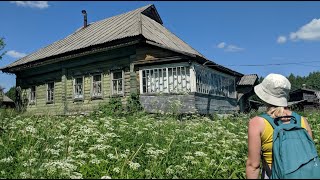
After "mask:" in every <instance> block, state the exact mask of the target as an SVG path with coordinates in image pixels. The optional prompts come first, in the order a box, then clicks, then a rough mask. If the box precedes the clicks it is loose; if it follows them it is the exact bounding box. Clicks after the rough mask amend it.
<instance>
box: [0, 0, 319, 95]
mask: <svg viewBox="0 0 320 180" xmlns="http://www.w3.org/2000/svg"><path fill="white" fill-rule="evenodd" d="M147 4H154V5H155V6H156V8H157V10H158V12H159V14H160V16H161V18H162V20H163V22H164V26H165V27H166V28H167V29H169V30H170V31H171V32H172V33H174V34H175V35H177V36H178V37H179V38H181V39H182V40H183V41H185V42H186V43H188V44H189V45H190V46H192V47H193V48H195V49H196V50H197V51H199V52H200V53H201V54H203V55H204V56H205V57H207V58H208V59H210V60H212V61H214V62H216V63H218V64H220V65H223V66H226V67H228V68H231V69H233V70H235V71H238V72H240V73H243V74H258V75H259V76H266V75H267V74H269V73H280V74H283V75H285V76H288V75H289V74H290V73H294V74H295V75H300V76H306V75H308V74H309V73H310V72H314V71H319V70H320V11H319V9H320V2H312V1H309V2H304V1H292V2H288V1H283V2H277V1H269V2H268V1H260V2H259V1H257V2H252V1H243V2H239V1H233V2H225V1H200V2H197V1H185V2H184V1H176V2H175V1H120V2H116V1H105V2H103V1H93V2H92V1H91V2H89V1H65V2H63V1H41V2H40V1H38V2H37V1H33V2H30V1H23V2H21V1H20V2H18V1H1V2H0V17H2V18H1V24H0V37H4V38H5V43H6V47H5V50H6V51H7V54H6V55H5V56H4V57H3V59H2V60H1V61H0V66H1V67H3V66H5V65H8V64H10V63H12V62H14V61H15V60H17V59H19V58H20V57H23V56H25V55H27V54H29V53H32V52H34V51H36V50H38V49H40V48H42V47H45V46H47V45H49V44H51V43H53V42H55V41H57V40H60V39H63V38H64V37H66V36H68V35H69V34H71V33H73V32H74V31H75V30H76V29H78V28H79V27H80V26H82V25H83V16H82V14H81V10H82V9H85V10H86V11H87V13H88V22H89V23H90V22H94V21H98V20H101V19H104V18H108V17H111V16H114V15H118V14H121V13H125V12H127V11H131V10H133V9H136V8H139V7H142V6H144V5H147ZM274 64H278V65H274ZM14 85H15V76H14V75H9V74H3V73H0V86H2V87H5V88H6V89H5V91H7V90H9V88H10V87H12V86H14Z"/></svg>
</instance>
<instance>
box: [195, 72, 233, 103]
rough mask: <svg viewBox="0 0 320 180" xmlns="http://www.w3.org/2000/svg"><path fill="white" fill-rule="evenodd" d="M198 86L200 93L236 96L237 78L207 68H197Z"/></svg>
mask: <svg viewBox="0 0 320 180" xmlns="http://www.w3.org/2000/svg"><path fill="white" fill-rule="evenodd" d="M196 87H197V92H199V93H203V94H212V95H216V96H223V97H229V98H236V89H235V78H234V77H232V76H228V75H224V74H222V73H219V72H215V71H212V70H210V69H207V68H203V67H201V68H200V67H197V68H196Z"/></svg>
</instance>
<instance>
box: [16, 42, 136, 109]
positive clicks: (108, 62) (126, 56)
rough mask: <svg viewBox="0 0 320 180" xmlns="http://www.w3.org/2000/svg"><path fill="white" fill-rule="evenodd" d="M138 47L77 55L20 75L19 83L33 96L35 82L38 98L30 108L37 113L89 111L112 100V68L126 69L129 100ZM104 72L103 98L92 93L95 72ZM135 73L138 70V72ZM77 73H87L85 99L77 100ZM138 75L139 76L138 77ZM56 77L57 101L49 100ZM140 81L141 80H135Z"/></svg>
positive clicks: (125, 85)
mask: <svg viewBox="0 0 320 180" xmlns="http://www.w3.org/2000/svg"><path fill="white" fill-rule="evenodd" d="M134 54H135V49H133V48H132V47H127V48H122V49H118V50H112V51H107V52H103V53H99V54H94V55H87V56H84V57H81V58H74V59H70V60H67V61H64V62H59V63H55V64H51V65H47V66H42V67H38V68H34V69H29V70H26V71H23V72H20V73H19V74H18V75H17V86H21V88H22V94H23V97H25V98H29V96H30V91H31V89H30V88H31V86H33V85H34V86H36V102H35V104H28V106H27V111H28V112H32V113H35V114H74V113H87V112H90V111H92V110H93V109H95V108H96V107H98V106H99V104H100V103H105V102H108V101H109V98H110V97H111V96H112V94H111V88H112V87H111V76H110V75H111V72H112V71H113V70H123V71H124V76H123V79H124V94H123V95H122V102H123V103H124V104H125V103H126V100H127V97H128V95H130V91H131V88H130V83H135V82H133V81H134V80H135V79H134V80H132V79H131V76H130V62H132V61H134V60H135V59H134V58H135V56H132V55H134ZM93 74H101V75H102V77H101V83H102V94H103V95H102V99H93V98H92V97H91V84H92V75H93ZM134 74H135V73H134ZM74 77H83V82H84V83H83V92H84V93H83V95H84V96H83V100H81V101H75V99H74V92H73V91H74V90H73V81H74ZM134 78H135V77H134ZM50 81H54V83H55V85H54V88H55V89H54V103H52V104H48V103H46V98H47V97H46V93H47V84H46V83H47V82H50ZM135 84H139V83H135Z"/></svg>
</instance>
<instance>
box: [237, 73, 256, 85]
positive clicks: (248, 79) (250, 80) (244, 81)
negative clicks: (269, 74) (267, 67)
mask: <svg viewBox="0 0 320 180" xmlns="http://www.w3.org/2000/svg"><path fill="white" fill-rule="evenodd" d="M257 80H258V75H257V74H248V75H244V76H242V77H241V79H240V80H239V81H238V83H237V85H243V86H246V85H249V86H253V85H254V84H255V83H256V82H257Z"/></svg>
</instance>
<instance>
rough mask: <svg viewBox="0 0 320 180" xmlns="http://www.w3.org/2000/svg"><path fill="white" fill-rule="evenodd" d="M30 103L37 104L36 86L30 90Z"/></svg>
mask: <svg viewBox="0 0 320 180" xmlns="http://www.w3.org/2000/svg"><path fill="white" fill-rule="evenodd" d="M29 99H30V102H29V104H35V103H36V86H31V88H30V98H29Z"/></svg>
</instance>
